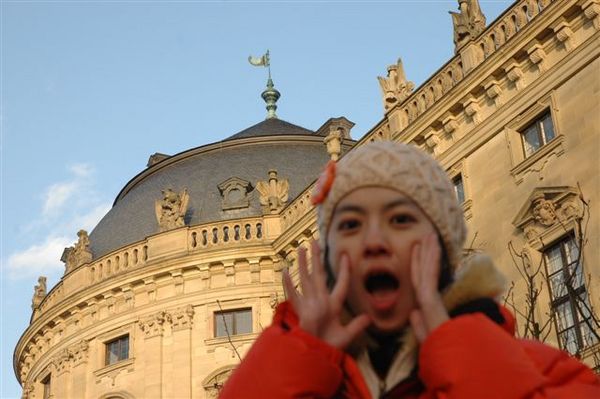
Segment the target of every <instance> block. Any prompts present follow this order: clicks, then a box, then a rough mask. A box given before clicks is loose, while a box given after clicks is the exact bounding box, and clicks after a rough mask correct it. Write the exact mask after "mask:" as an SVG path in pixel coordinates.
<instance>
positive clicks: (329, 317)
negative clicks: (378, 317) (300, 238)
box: [283, 241, 370, 349]
mask: <svg viewBox="0 0 600 399" xmlns="http://www.w3.org/2000/svg"><path fill="white" fill-rule="evenodd" d="M310 248H311V263H312V266H313V267H312V273H309V272H308V265H307V260H306V250H305V249H303V248H301V249H300V250H298V266H299V271H300V286H301V288H302V294H300V293H299V292H297V291H296V288H295V287H294V284H293V283H292V279H291V277H290V275H289V273H288V272H287V271H286V272H284V274H283V286H284V288H285V292H286V296H287V297H288V298H289V300H290V301H291V303H292V305H293V306H294V309H295V310H296V313H297V314H298V318H299V320H300V328H302V329H303V330H305V331H307V332H309V333H310V334H312V335H314V336H316V337H317V338H320V339H321V340H323V341H325V342H327V343H328V344H330V345H332V346H334V347H336V348H339V349H344V348H345V347H347V346H348V345H349V344H350V342H351V341H352V340H353V339H354V338H355V337H356V336H357V335H359V334H360V333H361V332H362V331H363V330H364V329H365V328H366V327H367V326H368V325H369V323H370V320H369V317H368V316H367V315H360V316H357V317H355V318H354V319H352V321H350V323H348V324H346V325H344V324H342V322H341V320H340V316H341V312H342V308H343V305H344V301H345V299H346V294H347V292H348V285H349V282H350V262H349V259H348V256H347V255H342V259H341V263H340V267H339V272H338V276H337V281H336V283H335V286H334V287H333V290H332V292H331V293H330V292H329V290H328V289H327V284H326V279H327V275H326V273H325V269H324V267H323V265H322V262H321V249H320V248H319V244H318V243H317V242H316V241H313V242H311V246H310Z"/></svg>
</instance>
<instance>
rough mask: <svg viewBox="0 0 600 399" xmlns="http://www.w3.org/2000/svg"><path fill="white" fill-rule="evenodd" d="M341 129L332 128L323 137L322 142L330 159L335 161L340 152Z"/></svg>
mask: <svg viewBox="0 0 600 399" xmlns="http://www.w3.org/2000/svg"><path fill="white" fill-rule="evenodd" d="M342 134H343V132H342V129H341V128H339V129H338V130H332V131H331V132H329V134H328V135H327V136H326V137H325V138H324V139H323V142H324V143H325V145H326V146H327V153H328V154H329V157H330V158H331V160H332V161H337V160H338V159H339V158H340V154H341V153H342Z"/></svg>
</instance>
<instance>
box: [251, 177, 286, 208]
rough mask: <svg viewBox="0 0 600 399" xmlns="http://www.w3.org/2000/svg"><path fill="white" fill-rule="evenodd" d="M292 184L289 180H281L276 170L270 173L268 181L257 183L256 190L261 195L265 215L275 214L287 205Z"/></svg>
mask: <svg viewBox="0 0 600 399" xmlns="http://www.w3.org/2000/svg"><path fill="white" fill-rule="evenodd" d="M289 188H290V183H289V182H288V180H287V179H279V178H278V177H277V171H276V170H270V171H269V180H268V181H259V182H258V183H256V189H257V190H258V192H259V193H260V204H261V205H262V208H263V214H269V213H270V214H274V213H277V212H279V211H280V210H281V209H282V208H283V207H284V206H285V204H286V203H287V200H288V193H289Z"/></svg>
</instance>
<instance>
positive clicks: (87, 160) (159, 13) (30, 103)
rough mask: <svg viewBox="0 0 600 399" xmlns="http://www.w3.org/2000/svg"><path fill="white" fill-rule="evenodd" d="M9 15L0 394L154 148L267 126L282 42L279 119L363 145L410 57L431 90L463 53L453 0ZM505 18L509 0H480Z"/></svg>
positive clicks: (6, 6)
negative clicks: (341, 121)
mask: <svg viewBox="0 0 600 399" xmlns="http://www.w3.org/2000/svg"><path fill="white" fill-rule="evenodd" d="M0 4H1V5H0V14H1V15H0V18H1V21H0V22H1V38H0V41H1V54H0V64H1V71H0V74H1V88H0V89H1V90H0V91H1V106H0V128H1V131H0V133H1V134H0V140H1V141H0V158H1V161H0V165H1V168H2V169H1V200H2V203H1V221H0V224H1V237H0V241H1V251H0V261H1V262H2V264H1V268H0V270H1V289H2V292H1V295H0V297H1V301H2V303H1V309H2V316H1V334H2V335H1V337H0V351H1V354H0V367H1V385H0V397H2V398H18V397H20V395H21V388H20V386H19V385H18V383H17V382H16V379H15V377H14V373H13V370H12V354H13V349H14V346H15V344H16V342H17V340H18V339H19V336H20V335H21V333H22V332H23V331H24V329H25V328H26V326H27V325H28V323H29V317H30V315H31V308H30V304H31V297H32V294H33V286H34V285H35V284H36V280H37V277H38V276H39V275H45V276H47V277H48V286H49V288H50V287H52V286H53V285H54V284H56V282H58V281H59V279H60V276H61V275H62V272H63V270H64V266H63V264H62V263H61V262H60V260H59V259H60V256H61V254H62V250H63V249H64V247H65V246H69V245H72V244H73V243H74V242H75V241H76V239H77V236H76V232H77V230H79V229H80V228H85V229H87V230H88V231H91V230H92V229H93V227H94V226H95V224H96V223H97V222H98V221H99V220H100V218H101V217H102V216H103V215H104V214H105V213H106V212H107V211H108V210H109V209H110V206H111V204H112V202H113V200H114V198H115V196H116V195H117V193H118V192H119V191H120V189H121V188H122V187H123V186H124V184H125V183H126V182H127V181H128V180H129V179H131V178H132V177H133V176H134V175H136V174H137V173H138V172H140V171H141V170H143V169H144V168H145V165H146V162H147V160H148V156H150V155H151V154H153V153H155V152H162V153H167V154H175V153H178V152H181V151H183V150H186V149H189V148H192V147H197V146H200V145H203V144H207V143H210V142H214V141H218V140H221V139H223V138H225V137H228V136H230V135H232V134H234V133H236V132H238V131H240V130H242V129H244V128H246V127H248V126H251V125H253V124H255V123H257V122H260V121H261V120H263V119H264V117H265V115H266V111H265V109H264V103H263V101H262V99H260V93H261V91H262V90H263V89H264V86H265V81H266V71H265V70H264V68H256V67H252V66H251V65H250V64H249V63H248V62H247V57H248V56H249V55H251V54H252V55H255V56H259V55H261V54H262V53H263V52H264V51H265V50H266V49H267V48H268V49H270V51H271V65H272V74H273V80H274V82H275V85H276V87H277V88H278V90H279V91H280V92H281V93H282V97H281V99H280V100H279V103H278V105H279V109H278V111H277V113H278V115H279V117H280V118H281V119H284V120H287V121H289V122H292V123H295V124H298V125H300V126H304V127H306V128H309V129H313V130H315V129H317V128H318V127H319V126H321V124H322V123H323V122H325V121H326V120H327V119H328V118H330V117H337V116H345V117H347V118H348V119H350V120H352V121H353V122H355V123H356V126H355V127H354V129H353V137H354V138H359V137H361V136H362V135H363V134H364V133H365V132H367V131H368V130H369V129H370V128H371V127H372V126H373V125H374V124H375V123H377V122H378V121H379V120H380V119H381V118H382V116H383V107H382V102H381V94H380V89H379V84H378V82H377V79H376V77H377V76H385V74H386V67H387V65H389V64H392V63H395V62H396V60H397V58H398V57H402V59H403V61H404V67H405V70H406V74H407V76H408V78H409V80H412V81H413V82H415V84H416V85H417V86H418V85H420V84H421V83H423V82H424V81H425V79H427V78H428V77H429V76H430V75H431V74H433V73H434V72H435V71H436V70H437V69H438V68H439V67H440V66H442V65H443V64H444V63H445V62H446V61H447V60H448V59H449V58H450V57H451V56H452V55H453V49H454V46H453V43H452V22H451V18H450V15H448V11H450V10H453V11H454V10H456V9H457V7H458V2H457V1H456V0H445V1H443V0H440V1H279V2H275V1H93V2H88V1H83V0H81V1H5V0H0ZM480 4H481V8H482V10H483V12H484V14H485V15H486V17H487V20H488V23H489V22H492V21H493V20H494V19H495V18H496V17H497V16H498V15H499V14H500V13H501V12H502V11H504V10H505V9H506V8H507V7H508V6H510V4H512V1H486V0H481V1H480Z"/></svg>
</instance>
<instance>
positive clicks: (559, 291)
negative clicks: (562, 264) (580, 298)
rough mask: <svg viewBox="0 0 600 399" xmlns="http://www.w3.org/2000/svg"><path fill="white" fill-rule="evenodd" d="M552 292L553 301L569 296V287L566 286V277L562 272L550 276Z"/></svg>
mask: <svg viewBox="0 0 600 399" xmlns="http://www.w3.org/2000/svg"><path fill="white" fill-rule="evenodd" d="M550 292H551V294H552V300H555V299H558V298H561V297H563V296H565V295H567V286H566V284H565V275H564V273H563V272H562V271H558V272H556V273H554V274H553V275H552V276H550Z"/></svg>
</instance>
